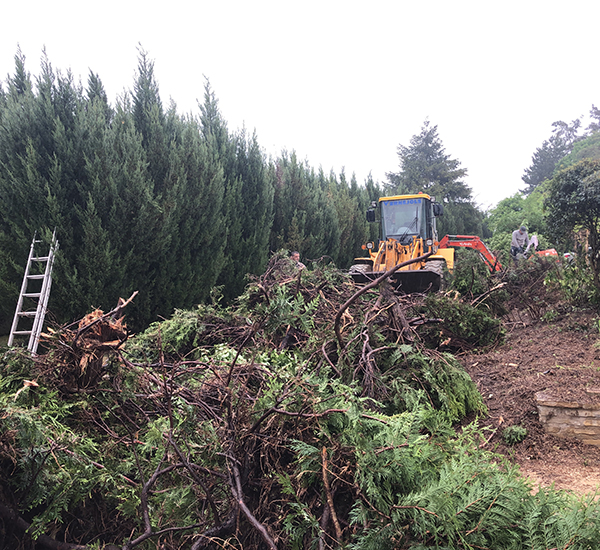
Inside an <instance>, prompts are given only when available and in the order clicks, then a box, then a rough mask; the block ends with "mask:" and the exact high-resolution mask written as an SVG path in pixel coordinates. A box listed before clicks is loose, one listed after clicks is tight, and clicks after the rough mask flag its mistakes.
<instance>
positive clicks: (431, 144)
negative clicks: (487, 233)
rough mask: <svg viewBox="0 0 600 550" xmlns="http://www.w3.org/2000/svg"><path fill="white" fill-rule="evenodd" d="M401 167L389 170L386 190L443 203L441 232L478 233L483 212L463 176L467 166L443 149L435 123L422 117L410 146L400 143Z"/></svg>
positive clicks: (440, 221) (442, 233) (441, 233)
mask: <svg viewBox="0 0 600 550" xmlns="http://www.w3.org/2000/svg"><path fill="white" fill-rule="evenodd" d="M398 156H399V158H400V171H399V172H397V173H388V174H387V177H388V192H390V193H392V194H409V193H410V194H414V193H419V192H423V193H427V194H429V195H432V196H434V197H435V198H436V200H437V201H438V202H441V203H443V204H444V206H445V211H444V217H443V218H441V219H440V220H439V222H438V231H439V234H440V236H441V235H444V234H446V233H452V234H459V233H462V234H481V232H482V227H483V226H482V222H483V214H482V213H481V212H479V211H478V210H477V208H476V207H475V205H474V204H473V199H472V192H471V189H470V188H469V186H468V185H467V184H466V183H464V181H463V179H464V178H465V176H466V175H467V170H466V169H465V168H461V167H460V162H459V161H458V160H456V159H452V158H450V156H449V155H447V154H446V153H445V150H444V147H443V144H442V142H441V140H440V138H439V136H438V133H437V126H430V123H429V121H427V120H426V121H425V122H424V123H423V126H422V128H421V132H420V133H419V134H418V135H415V136H413V137H412V138H411V141H410V146H404V145H399V146H398Z"/></svg>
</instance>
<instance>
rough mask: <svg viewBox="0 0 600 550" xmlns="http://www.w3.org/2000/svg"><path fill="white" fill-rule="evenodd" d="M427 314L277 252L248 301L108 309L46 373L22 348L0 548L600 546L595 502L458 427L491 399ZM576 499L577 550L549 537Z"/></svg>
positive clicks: (11, 408)
mask: <svg viewBox="0 0 600 550" xmlns="http://www.w3.org/2000/svg"><path fill="white" fill-rule="evenodd" d="M381 283H382V284H384V281H383V280H382V281H381ZM448 300H450V302H452V303H454V302H458V303H460V301H459V300H456V299H448ZM426 302H427V301H426V300H425V297H423V296H415V295H413V296H410V297H407V296H401V295H398V294H396V293H394V292H393V291H392V290H391V289H390V288H387V287H385V285H384V286H381V285H379V286H374V287H373V288H371V289H366V290H365V289H364V288H362V289H361V288H358V287H356V286H355V285H354V283H353V282H352V281H351V279H350V278H349V277H348V276H346V275H345V274H343V273H341V272H340V271H339V270H336V269H335V268H333V267H331V266H328V265H326V264H325V263H322V264H316V266H315V268H314V269H313V270H302V271H298V270H297V269H295V267H294V266H293V264H291V263H290V262H289V261H288V260H287V259H286V258H284V257H282V256H281V255H275V256H274V257H273V259H272V261H271V263H270V264H269V267H268V269H267V271H266V272H265V274H264V275H263V276H262V277H259V278H257V279H256V280H253V281H251V282H250V284H249V285H248V288H247V290H246V292H245V294H244V295H243V296H241V297H240V299H239V300H238V302H237V303H236V304H234V305H232V306H229V307H221V306H219V305H218V304H213V305H209V306H207V305H205V306H199V307H198V308H197V309H196V310H193V311H177V312H175V314H174V315H173V316H172V318H170V319H168V320H165V321H163V322H161V323H156V324H155V325H152V326H151V327H149V328H148V330H147V331H145V332H144V333H142V334H139V335H136V336H134V337H129V338H128V336H129V335H127V333H126V330H125V329H124V325H123V324H122V321H121V320H118V322H117V321H115V320H114V319H113V315H110V314H106V315H104V314H100V312H95V313H94V314H93V318H87V319H86V320H82V322H81V323H79V325H77V326H78V328H77V329H76V330H75V329H73V328H69V327H65V328H64V329H62V330H56V331H55V332H54V333H53V335H52V337H51V338H50V339H48V340H47V344H48V345H49V346H50V349H49V350H48V353H47V354H46V355H44V356H40V357H39V358H37V359H36V360H35V361H31V360H30V359H27V357H25V356H24V355H20V354H18V353H15V352H14V350H7V351H6V352H5V353H4V354H3V356H2V358H1V359H0V364H1V368H2V378H1V380H0V402H1V403H2V406H3V408H4V414H3V417H2V419H0V425H1V427H2V434H3V435H2V437H1V438H0V468H1V469H2V472H3V474H5V475H2V476H1V478H0V479H2V481H1V483H0V501H1V502H2V506H3V507H4V508H1V509H0V518H2V519H1V521H0V536H1V537H3V539H2V541H0V542H3V543H4V547H6V548H10V549H11V550H12V549H15V550H17V549H18V550H20V549H21V548H26V547H27V545H28V544H30V543H29V542H27V541H28V540H29V539H28V538H27V537H25V536H24V534H23V529H24V527H23V526H27V533H28V536H29V537H33V538H34V539H37V541H38V544H40V545H42V546H45V547H47V548H59V547H60V548H62V549H65V550H68V549H70V548H81V547H82V546H85V547H87V548H93V547H94V545H95V547H96V548H98V547H102V546H103V545H105V544H109V543H110V544H116V545H118V547H119V548H122V549H124V550H133V549H134V548H156V547H160V548H164V549H166V550H175V549H179V548H191V549H192V550H197V549H199V548H234V547H235V548H245V549H253V548H254V549H259V548H309V547H314V548H320V549H328V548H338V547H340V546H351V547H352V548H355V549H363V548H364V549H367V548H373V547H378V548H379V547H390V548H391V547H394V548H437V547H441V546H446V547H458V546H461V547H465V548H469V547H472V548H475V547H488V548H490V547H495V548H508V547H518V545H519V544H522V545H523V544H525V543H524V541H525V540H527V544H528V547H531V548H542V547H544V548H545V547H546V546H540V545H537V543H535V542H534V541H535V540H537V539H539V540H544V541H545V543H546V542H547V543H548V544H549V545H552V546H557V547H564V546H565V545H566V544H568V545H569V547H573V548H577V545H576V544H575V545H573V544H571V543H572V542H575V541H579V540H585V541H594V543H595V542H598V540H597V539H598V538H599V537H598V535H597V533H595V532H594V531H593V530H591V529H587V528H586V527H585V526H586V525H587V523H586V522H585V521H584V520H583V518H585V517H587V516H586V515H589V514H595V513H596V508H595V506H596V505H595V504H593V503H588V504H585V505H584V504H581V503H580V504H575V503H573V502H572V501H571V500H570V499H569V497H568V496H567V495H563V494H560V493H556V492H553V491H549V492H548V493H547V494H545V495H544V496H543V498H541V497H540V496H533V495H531V493H530V488H529V486H528V485H527V483H526V482H524V481H523V480H521V479H520V478H519V477H518V474H517V472H515V471H514V470H513V469H512V468H510V467H509V466H508V465H507V464H505V463H504V462H503V461H502V460H501V459H500V458H499V457H497V456H493V455H490V454H489V452H488V451H487V450H486V449H485V444H486V441H487V439H486V434H485V433H483V431H482V430H480V429H479V428H478V427H477V426H476V425H470V426H467V427H466V428H465V429H464V430H463V431H462V432H461V433H460V434H458V435H457V434H456V433H455V430H454V429H453V427H452V424H453V422H456V421H458V420H460V419H461V418H463V417H464V416H465V415H467V414H469V413H477V412H483V411H484V406H483V403H482V400H481V396H480V395H479V393H478V392H477V390H476V388H475V386H474V384H473V383H472V381H471V379H470V378H469V377H468V375H467V374H466V373H465V372H464V370H463V369H462V367H461V366H460V364H459V363H458V361H456V359H455V358H454V357H453V356H452V355H450V354H448V353H443V352H441V351H440V350H439V349H434V348H436V347H439V346H438V345H437V344H439V342H438V343H436V341H435V339H434V338H432V337H431V336H430V335H428V332H427V330H425V329H426V328H429V329H432V330H433V332H439V329H436V328H435V327H441V326H444V319H443V317H440V316H436V315H435V312H436V311H435V310H436V308H437V309H438V310H439V311H440V312H441V311H442V308H441V305H440V303H439V302H433V305H432V304H427V303H426ZM467 305H469V307H474V306H472V304H467ZM463 321H464V319H463ZM464 324H465V323H463V325H464ZM94 327H95V328H94ZM455 330H456V331H457V332H459V331H460V323H458V322H456V329H455ZM102 335H104V336H102ZM115 335H117V337H116V338H115ZM444 336H445V340H444V341H447V339H448V336H447V334H445V335H444ZM469 337H470V338H476V335H475V336H474V335H469ZM450 339H452V337H451V336H450ZM474 345H479V344H477V343H476V344H474ZM446 346H449V343H448V342H446ZM86 354H88V355H86ZM86 357H93V359H92V360H90V359H89V358H88V359H84V358H86ZM100 357H102V359H101V360H100V361H98V362H97V363H94V365H95V369H96V370H95V371H94V372H95V374H94V379H93V383H89V382H85V383H82V382H81V380H80V379H81V376H82V371H84V370H85V369H87V368H88V367H89V365H90V364H92V363H93V361H94V360H97V359H99V358H100ZM52 365H54V366H55V370H54V371H53V370H52ZM82 365H85V369H82ZM69 369H71V370H72V371H73V373H74V374H73V375H72V378H71V379H70V381H69V382H68V383H65V381H64V376H63V374H64V373H66V372H68V371H69ZM26 381H27V382H29V385H27V384H25V382H26ZM32 382H35V384H32ZM73 387H77V388H78V389H79V391H77V392H73V391H72V388H73ZM81 390H84V391H81ZM9 472H10V473H11V475H10V477H9V476H8V473H9ZM542 501H543V502H542ZM565 507H570V508H571V516H569V519H567V518H566V519H565V522H567V521H569V522H571V521H572V520H574V519H575V520H576V521H578V522H579V523H578V525H579V527H578V528H577V530H576V537H575V538H573V539H572V540H571V538H570V537H571V536H572V531H569V528H568V526H567V525H566V524H565V528H564V529H562V530H561V529H553V530H552V532H550V531H549V530H547V529H546V528H545V527H544V525H545V523H544V522H545V521H548V522H552V523H553V525H556V523H557V522H558V523H559V524H560V523H561V521H562V520H561V519H560V517H559V516H557V514H559V513H560V510H562V509H565ZM3 510H5V511H7V513H6V514H3V513H2V511H3ZM15 517H17V518H19V522H18V523H14V522H12V523H11V520H10V519H9V518H15ZM580 520H581V521H580ZM19 526H20V527H19ZM586 529H587V530H586ZM569 533H571V535H569ZM50 534H52V536H50ZM594 537H595V538H594ZM545 543H544V544H545ZM53 545H54V546H53ZM61 545H62V546H61Z"/></svg>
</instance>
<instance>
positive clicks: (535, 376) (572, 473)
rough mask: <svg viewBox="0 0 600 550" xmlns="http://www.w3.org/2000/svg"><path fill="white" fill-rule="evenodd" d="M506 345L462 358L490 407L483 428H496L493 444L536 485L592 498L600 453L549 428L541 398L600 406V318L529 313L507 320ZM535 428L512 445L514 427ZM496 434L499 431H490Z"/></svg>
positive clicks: (586, 314) (599, 479)
mask: <svg viewBox="0 0 600 550" xmlns="http://www.w3.org/2000/svg"><path fill="white" fill-rule="evenodd" d="M506 327H507V329H508V331H509V333H508V337H507V339H506V342H505V343H504V344H503V345H502V346H500V347H498V348H496V349H495V350H493V351H490V352H488V353H485V354H472V355H464V356H462V358H461V360H462V362H463V364H464V366H465V368H466V369H467V371H468V372H469V374H470V375H471V377H472V379H473V381H474V382H475V383H476V384H477V387H478V388H479V391H480V392H481V394H482V396H483V397H484V400H485V403H486V405H487V407H488V416H487V417H486V418H483V419H480V422H481V424H482V425H485V426H488V427H489V428H490V429H491V430H496V431H495V432H493V433H494V435H493V436H492V437H491V438H490V439H489V442H488V443H487V445H488V447H489V448H491V449H495V450H496V451H498V452H500V453H502V454H504V455H506V456H507V457H509V458H510V460H511V461H513V462H515V463H517V464H518V465H519V466H520V469H521V472H522V474H523V475H525V476H527V477H529V478H531V480H532V481H533V483H534V485H536V486H537V485H538V484H539V485H542V486H550V485H552V484H554V485H555V486H556V487H557V488H561V489H567V490H572V491H576V492H579V493H589V492H590V491H594V490H596V489H597V488H598V487H599V486H600V448H599V447H595V446H592V445H585V444H583V443H581V442H579V441H577V440H570V439H562V438H558V437H555V436H553V435H549V434H547V433H546V432H545V431H544V428H543V426H542V424H541V423H540V421H539V418H538V411H537V406H536V402H535V394H536V393H537V392H544V393H546V394H549V395H551V396H552V397H556V398H558V399H560V400H565V401H576V402H580V403H582V402H595V403H600V394H598V393H595V392H594V390H595V389H598V388H600V333H599V329H598V314H597V313H594V312H581V311H579V312H576V311H572V312H570V313H564V314H562V315H561V316H560V317H559V318H557V319H554V320H553V321H552V322H550V323H546V322H543V321H537V322H533V321H531V320H530V319H529V318H528V316H527V315H526V314H513V315H512V316H510V318H508V319H507V320H506ZM511 425H520V426H522V427H524V428H526V429H527V437H526V438H525V439H524V441H523V442H522V443H519V444H517V445H514V446H507V445H505V444H504V442H503V439H502V431H503V429H504V428H506V427H507V426H511ZM490 433H492V432H490Z"/></svg>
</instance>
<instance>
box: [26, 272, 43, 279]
mask: <svg viewBox="0 0 600 550" xmlns="http://www.w3.org/2000/svg"><path fill="white" fill-rule="evenodd" d="M45 276H46V275H44V274H43V273H41V274H39V275H27V278H28V279H43V278H44V277H45Z"/></svg>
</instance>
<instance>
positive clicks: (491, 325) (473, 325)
mask: <svg viewBox="0 0 600 550" xmlns="http://www.w3.org/2000/svg"><path fill="white" fill-rule="evenodd" d="M424 314H425V315H426V316H427V317H431V318H441V319H443V324H442V326H441V327H438V326H435V325H432V326H429V327H426V328H424V330H423V333H424V335H425V338H426V339H427V342H428V343H429V345H431V346H434V347H439V345H440V344H441V343H442V341H444V340H446V339H448V338H450V339H451V340H452V339H455V340H456V343H457V345H458V344H460V346H462V347H463V349H484V348H486V347H489V346H492V345H494V344H496V343H500V342H502V340H503V338H504V333H505V331H504V328H503V327H502V323H501V322H500V320H499V319H497V318H495V317H493V316H492V315H491V314H490V312H489V310H487V309H486V308H477V307H474V306H472V305H470V304H468V303H464V302H462V301H461V300H459V299H457V298H452V297H451V296H449V295H436V294H430V295H428V296H427V298H426V300H425V302H424Z"/></svg>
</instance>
